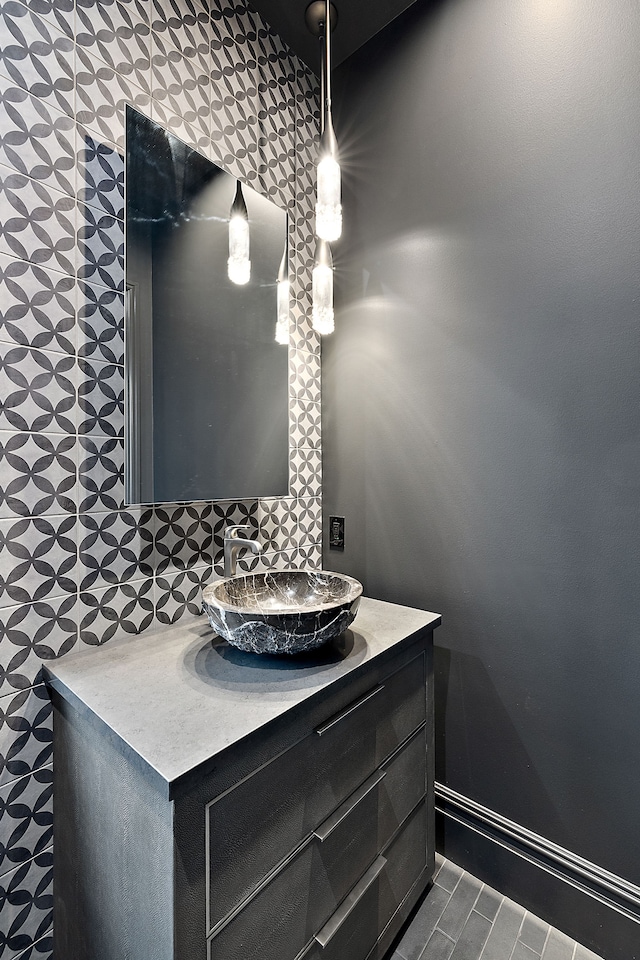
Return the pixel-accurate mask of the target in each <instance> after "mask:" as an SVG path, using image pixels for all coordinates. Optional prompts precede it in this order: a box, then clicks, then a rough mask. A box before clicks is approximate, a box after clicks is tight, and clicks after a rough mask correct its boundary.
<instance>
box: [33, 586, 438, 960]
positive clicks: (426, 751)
mask: <svg viewBox="0 0 640 960" xmlns="http://www.w3.org/2000/svg"><path fill="white" fill-rule="evenodd" d="M438 623H439V618H438V617H437V616H435V615H433V614H427V613H424V612H422V611H417V610H412V609H410V608H405V607H397V606H395V605H391V604H384V603H381V602H379V601H371V600H363V604H362V608H361V612H360V613H359V614H358V618H357V619H356V621H355V622H354V624H353V628H352V630H351V631H348V632H347V634H345V635H344V637H343V638H342V639H341V640H340V641H339V642H338V643H337V644H336V645H335V646H334V647H331V648H328V649H326V650H324V651H321V652H320V654H319V655H318V656H316V657H314V658H301V659H300V660H298V661H286V662H285V661H276V660H274V659H272V658H267V659H266V660H265V659H262V658H257V657H255V656H254V655H251V654H240V653H238V652H237V651H232V650H231V648H229V647H227V645H226V644H222V643H216V644H215V645H212V644H211V641H210V636H211V634H210V633H209V632H208V628H205V627H203V625H202V624H197V625H196V626H191V627H180V628H178V627H174V628H172V629H171V630H164V631H160V632H158V634H155V635H154V637H155V639H154V638H153V637H147V636H146V635H145V636H143V637H140V638H138V639H136V640H131V641H128V643H127V644H120V645H119V644H114V645H113V646H112V649H111V650H108V649H107V648H105V649H104V650H103V651H97V652H96V651H91V652H90V653H89V654H82V655H81V656H78V657H75V658H68V663H65V661H62V662H61V663H60V664H59V665H57V666H56V667H54V668H53V669H52V670H51V671H50V674H51V676H50V686H51V689H52V697H53V700H54V705H55V722H54V734H55V760H54V767H55V777H56V781H55V810H54V816H55V844H56V846H55V850H56V859H55V881H54V885H55V918H54V931H55V933H54V936H55V941H54V943H55V951H56V957H58V958H61V960H89V958H90V960H258V958H259V960H374V958H381V957H382V956H383V954H384V952H385V950H386V949H387V948H388V946H389V944H390V943H391V941H392V939H393V937H394V936H395V935H396V933H397V932H398V930H399V929H400V927H401V925H402V923H403V922H404V920H405V919H406V917H407V915H408V913H409V911H410V910H411V908H412V907H413V905H414V904H415V902H416V900H417V898H418V897H419V895H420V894H421V892H422V891H423V890H424V888H425V886H426V885H427V883H428V882H429V880H430V879H431V877H432V874H433V863H434V838H433V706H432V704H433V697H432V635H433V628H434V627H435V626H437V624H438ZM101 654H102V656H101ZM154 654H155V658H156V659H151V658H152V657H153V655H154ZM98 688H99V689H98ZM172 689H173V700H174V703H173V710H172V709H171V705H170V703H169V698H170V696H171V691H172ZM123 696H125V697H126V696H128V697H129V702H128V703H126V704H124V705H122V704H121V705H120V707H118V706H117V702H116V700H114V699H113V698H122V697H123ZM90 701H93V702H90ZM240 714H242V716H240ZM206 718H208V720H209V722H210V723H211V724H213V727H202V724H203V722H204V720H205V719H206ZM154 720H155V725H154ZM145 723H147V724H148V726H144V724H145ZM225 726H226V729H225ZM199 731H201V733H200V735H199ZM165 738H169V739H166V740H165ZM181 742H182V749H181Z"/></svg>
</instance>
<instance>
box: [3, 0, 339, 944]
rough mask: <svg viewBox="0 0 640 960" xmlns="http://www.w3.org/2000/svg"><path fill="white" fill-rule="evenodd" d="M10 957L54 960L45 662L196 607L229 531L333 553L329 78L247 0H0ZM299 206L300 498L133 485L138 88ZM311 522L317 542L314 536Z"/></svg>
mask: <svg viewBox="0 0 640 960" xmlns="http://www.w3.org/2000/svg"><path fill="white" fill-rule="evenodd" d="M0 18H1V19H0V36H1V38H2V41H1V42H0V819H1V821H2V843H1V844H0V880H1V881H2V885H1V889H0V960H4V958H5V957H6V958H11V960H35V958H40V960H50V958H51V954H52V941H51V935H50V924H51V848H50V846H49V844H50V837H51V798H50V788H51V708H50V704H49V701H48V699H47V697H46V690H45V687H44V686H43V685H42V683H41V678H42V665H43V663H45V662H46V661H48V660H51V659H53V658H56V657H59V656H64V655H65V654H66V653H68V652H69V651H70V650H71V649H74V648H77V647H78V646H80V645H81V644H83V643H85V644H88V645H99V644H101V643H104V642H107V641H109V640H112V639H116V638H128V637H130V638H135V635H136V634H137V633H139V632H140V631H142V630H146V629H148V628H149V627H151V626H152V625H153V624H158V623H173V622H176V621H177V620H179V619H181V618H182V617H189V616H197V615H198V614H199V613H200V612H201V591H202V587H203V585H205V584H206V583H208V582H210V581H211V580H212V579H214V578H215V577H217V576H221V575H222V542H223V536H224V529H225V527H226V526H228V525H230V524H246V525H248V526H249V529H250V535H251V536H253V537H258V538H259V539H261V540H262V541H263V546H264V551H263V553H262V554H261V555H260V556H259V557H256V556H254V555H253V554H246V555H244V556H241V557H240V558H239V560H238V571H239V572H245V571H250V570H255V569H268V568H270V567H274V566H275V567H279V568H280V567H282V568H283V567H290V566H307V567H313V568H317V567H319V566H320V564H321V560H320V520H319V517H320V490H321V487H320V449H319V443H320V437H319V432H318V431H319V420H318V417H317V414H318V412H319V402H320V392H319V377H320V363H319V351H320V340H319V338H318V336H317V334H315V333H314V332H313V331H312V329H311V324H310V320H309V304H310V290H311V269H312V266H313V253H314V247H315V242H314V238H313V225H314V224H313V192H314V174H313V166H314V161H315V150H316V140H317V120H318V113H317V95H318V92H317V88H316V82H315V80H314V78H313V77H312V75H311V74H310V72H309V71H308V70H307V68H306V67H304V66H303V65H301V64H300V63H299V61H297V59H296V58H295V57H293V56H292V55H291V54H290V52H289V51H288V50H287V49H286V47H285V46H284V44H283V43H282V41H281V40H280V39H279V38H278V37H277V35H275V34H274V33H273V31H272V30H271V29H270V28H269V26H268V25H267V24H266V23H265V22H264V21H263V20H262V18H261V17H260V16H259V15H258V14H257V13H256V12H255V11H254V10H253V9H252V8H251V7H250V6H249V5H247V4H245V3H243V2H241V0H238V2H235V0H234V3H233V4H226V5H225V4H222V3H219V2H218V0H211V3H210V2H209V0H75V4H74V0H23V2H19V0H4V2H0ZM125 103H130V104H132V105H133V106H134V107H136V108H137V109H139V110H141V111H142V112H143V113H145V114H146V115H147V116H152V117H154V118H155V119H156V120H158V121H159V122H161V123H162V124H163V125H164V126H166V127H167V128H168V129H170V130H172V131H173V132H174V133H176V134H177V135H178V136H179V137H181V138H182V139H184V140H185V141H187V142H189V143H190V144H192V145H194V146H195V147H197V148H198V149H199V150H201V151H202V152H203V153H205V154H206V155H207V156H209V157H210V158H211V159H213V160H214V161H216V162H219V163H221V164H222V165H223V166H224V167H225V168H226V169H228V170H229V172H231V173H232V174H233V175H235V176H239V177H241V178H242V179H243V180H245V181H246V182H247V183H250V184H252V185H253V186H254V187H256V188H257V189H259V190H261V191H262V192H263V193H265V194H266V195H268V196H270V197H271V198H272V199H273V200H274V201H275V202H276V203H278V204H279V205H280V206H281V207H283V208H285V209H288V210H289V212H290V250H291V279H292V310H291V346H292V347H293V348H295V352H294V350H292V351H291V353H290V359H291V363H290V381H289V393H290V398H291V399H290V424H291V434H290V443H291V456H292V460H291V488H292V489H291V495H290V496H289V497H286V498H283V499H282V500H280V501H262V502H261V501H256V500H254V501H225V502H214V503H198V504H173V505H171V504H165V505H162V506H160V507H157V508H152V509H149V508H131V507H127V506H126V505H125V497H124V442H123V437H124V337H123V326H124V260H123V253H124V222H123V221H124V158H123V145H124V104H125ZM314 538H315V539H314Z"/></svg>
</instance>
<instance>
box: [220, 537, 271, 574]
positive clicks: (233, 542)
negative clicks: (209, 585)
mask: <svg viewBox="0 0 640 960" xmlns="http://www.w3.org/2000/svg"><path fill="white" fill-rule="evenodd" d="M246 533H251V527H249V526H242V525H241V526H234V527H227V529H226V530H225V532H224V575H225V577H235V575H236V562H237V559H238V554H239V553H240V551H241V550H251V552H252V553H255V554H256V555H257V554H259V553H262V544H261V543H260V542H259V541H258V540H250V539H249V538H248V537H246V536H241V534H246Z"/></svg>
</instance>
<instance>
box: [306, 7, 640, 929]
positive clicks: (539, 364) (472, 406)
mask: <svg viewBox="0 0 640 960" xmlns="http://www.w3.org/2000/svg"><path fill="white" fill-rule="evenodd" d="M639 45H640V7H639V6H638V4H637V2H636V0H615V2H613V0H610V2H606V0H580V2H579V3H578V2H575V0H536V2H532V0H442V2H439V3H437V4H433V3H431V4H429V3H426V2H423V0H418V3H416V4H415V5H414V6H413V7H412V8H411V9H410V10H409V11H408V12H407V13H406V14H404V15H403V16H402V17H401V18H400V19H399V20H398V21H396V22H395V23H394V24H392V25H391V26H390V27H389V28H387V30H386V31H384V33H383V34H381V35H380V36H379V37H378V38H375V39H374V40H373V41H371V42H370V43H369V44H368V45H367V47H365V48H364V49H363V51H362V52H361V53H360V54H356V55H355V56H354V57H352V58H351V59H350V60H349V61H348V62H347V64H345V65H343V66H342V67H341V68H340V69H339V70H338V71H337V72H336V78H335V88H336V90H335V100H336V115H337V116H336V119H337V126H338V130H339V140H340V143H341V147H342V150H343V155H344V165H345V168H346V170H347V176H348V182H347V187H346V189H345V197H344V201H345V222H346V224H347V232H346V234H345V237H344V239H343V240H342V241H341V242H340V246H338V245H337V244H336V247H335V260H336V265H337V273H338V286H339V290H338V295H337V299H338V303H339V309H338V310H337V319H336V327H337V332H336V334H335V335H334V337H333V338H326V339H325V341H324V344H323V352H324V355H323V378H324V379H323V416H324V422H323V427H324V441H323V442H324V465H323V466H324V495H325V514H326V517H328V515H329V514H335V513H337V514H342V515H345V516H346V550H345V552H344V554H340V553H337V552H333V551H332V552H329V551H325V559H324V565H325V567H328V568H334V569H340V570H344V571H346V572H350V573H352V574H354V575H355V576H357V577H359V578H360V579H362V580H363V582H364V584H365V588H366V592H367V594H369V595H371V596H376V597H381V598H383V599H386V600H392V601H399V602H403V603H409V604H414V605H417V606H424V607H427V608H428V609H432V610H435V611H438V612H440V613H442V615H443V626H442V627H441V629H439V630H438V634H437V637H436V642H437V644H438V648H437V686H438V689H437V700H438V703H437V708H438V720H437V744H438V754H437V777H438V779H439V780H440V781H442V782H443V783H445V784H447V785H448V786H449V787H451V788H452V789H454V790H456V791H459V792H460V793H462V794H464V795H466V796H468V797H470V798H472V799H474V800H476V801H479V802H480V803H482V804H484V805H486V806H487V807H490V808H491V809H493V810H495V811H497V812H499V813H501V814H503V815H504V816H506V817H509V818H510V819H512V820H514V821H516V822H518V823H519V824H522V825H524V826H526V827H528V828H530V829H531V830H534V831H536V832H537V833H539V834H541V835H542V836H544V837H546V838H548V839H550V840H553V841H555V842H556V843H559V844H561V845H563V846H565V847H567V848H569V849H570V850H572V851H574V852H575V853H577V854H580V855H581V856H583V857H586V858H588V859H589V860H592V861H594V862H595V863H596V864H598V865H600V866H601V867H604V868H606V869H608V870H610V871H613V872H614V873H616V874H619V875H621V876H622V877H624V878H626V879H627V880H629V881H632V882H634V883H639V882H640V860H639V859H638V849H639V844H640V827H639V825H638V810H639V809H640V764H639V763H638V757H639V756H640V695H639V690H640V686H639V680H640V649H639V647H638V636H639V630H638V626H639V604H638V596H639V586H638V585H639V582H640V570H639V545H640V536H639V532H640V531H639V529H638V527H639V518H640V511H639V509H638V494H639V487H640V413H639V411H640V376H639V360H640V300H639V299H638V283H639V271H638V268H639V260H640V185H639V182H638V169H639V167H638V161H639V157H640V111H639V110H638V103H640V66H639V62H640V61H639V60H638V54H637V51H638V47H639ZM326 526H327V524H326V522H325V529H326ZM471 866H473V864H471ZM508 883H509V878H508V877H505V878H504V883H503V888H502V889H503V892H505V893H509V892H510V891H509V889H508V888H507V889H505V888H504V885H505V884H506V885H507V886H508ZM511 893H512V895H516V894H517V893H518V891H511ZM517 898H518V897H517V896H516V899H517ZM556 920H557V921H560V922H561V920H562V918H558V917H556ZM638 929H640V928H638ZM639 939H640V935H639Z"/></svg>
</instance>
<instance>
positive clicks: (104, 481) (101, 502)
mask: <svg viewBox="0 0 640 960" xmlns="http://www.w3.org/2000/svg"><path fill="white" fill-rule="evenodd" d="M78 442H79V446H78V482H79V488H78V510H79V512H80V513H91V512H93V513H104V512H105V511H113V510H123V509H124V440H122V439H118V438H115V437H106V438H105V437H79V440H78Z"/></svg>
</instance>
